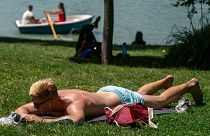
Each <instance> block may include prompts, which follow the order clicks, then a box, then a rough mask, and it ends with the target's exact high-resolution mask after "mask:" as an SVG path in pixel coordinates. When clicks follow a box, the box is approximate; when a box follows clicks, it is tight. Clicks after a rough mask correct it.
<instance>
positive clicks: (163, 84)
mask: <svg viewBox="0 0 210 136" xmlns="http://www.w3.org/2000/svg"><path fill="white" fill-rule="evenodd" d="M173 81H174V77H173V76H172V75H168V76H166V77H165V78H163V79H161V80H158V81H155V82H152V83H149V84H146V85H144V86H142V87H140V88H139V89H138V93H140V94H142V95H151V94H154V93H155V92H157V91H158V90H159V89H168V88H169V87H171V86H172V84H173Z"/></svg>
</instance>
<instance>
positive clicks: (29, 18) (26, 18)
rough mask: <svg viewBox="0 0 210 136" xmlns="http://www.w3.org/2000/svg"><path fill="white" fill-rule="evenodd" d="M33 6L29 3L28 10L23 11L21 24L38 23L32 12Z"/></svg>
mask: <svg viewBox="0 0 210 136" xmlns="http://www.w3.org/2000/svg"><path fill="white" fill-rule="evenodd" d="M32 11H33V6H32V5H29V6H28V10H26V11H25V12H24V13H23V16H22V24H40V23H41V22H40V21H39V19H36V18H35V17H34V14H33V12H32Z"/></svg>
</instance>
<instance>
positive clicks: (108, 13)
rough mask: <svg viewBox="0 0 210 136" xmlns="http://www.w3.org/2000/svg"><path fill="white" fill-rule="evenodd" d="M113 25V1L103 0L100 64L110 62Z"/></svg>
mask: <svg viewBox="0 0 210 136" xmlns="http://www.w3.org/2000/svg"><path fill="white" fill-rule="evenodd" d="M113 25H114V2H113V0H104V28H103V38H102V47H101V50H102V52H101V61H102V64H105V65H108V64H110V63H111V62H112V41H113Z"/></svg>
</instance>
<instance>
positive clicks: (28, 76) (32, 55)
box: [0, 41, 210, 136]
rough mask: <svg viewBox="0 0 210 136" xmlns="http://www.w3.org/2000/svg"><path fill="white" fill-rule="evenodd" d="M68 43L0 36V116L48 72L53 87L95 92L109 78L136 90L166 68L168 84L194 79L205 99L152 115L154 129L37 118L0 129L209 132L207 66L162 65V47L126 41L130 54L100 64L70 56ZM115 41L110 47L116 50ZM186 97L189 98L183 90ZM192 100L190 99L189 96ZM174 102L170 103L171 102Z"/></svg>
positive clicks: (21, 101) (25, 97) (38, 132)
mask: <svg viewBox="0 0 210 136" xmlns="http://www.w3.org/2000/svg"><path fill="white" fill-rule="evenodd" d="M74 50H75V49H74V44H73V43H62V42H41V41H40V42H39V41H31V42H23V41H22V42H20V41H14V42H9V41H4V42H0V71H1V72H0V116H6V115H8V114H9V113H10V112H11V111H14V110H15V109H16V108H17V107H18V106H20V105H22V104H24V103H27V102H30V101H31V98H30V97H29V96H28V90H29V87H30V85H31V84H32V83H33V82H35V81H36V80H39V79H41V78H46V77H51V78H53V79H54V80H55V82H56V84H57V86H58V88H60V89H61V88H80V89H86V90H88V91H92V92H95V91H97V89H98V88H100V87H102V86H104V85H108V84H112V85H118V86H123V87H126V88H129V89H133V90H136V89H137V88H138V87H139V86H142V85H143V84H145V83H148V82H151V81H155V80H158V79H160V78H163V77H165V76H166V75H168V74H173V75H174V76H175V81H174V85H178V84H180V83H183V82H186V81H187V80H190V79H191V78H192V77H197V78H198V79H199V81H200V85H201V89H202V91H203V93H204V101H205V105H204V106H202V107H195V106H194V105H193V106H192V107H190V108H189V110H188V112H187V113H184V114H165V115H160V116H155V117H154V119H153V120H154V121H155V122H157V123H158V126H159V128H158V129H152V128H149V127H147V126H145V127H142V128H134V129H128V128H123V127H117V126H110V125H107V124H106V123H105V122H96V123H92V124H75V125H59V124H42V123H31V124H26V125H20V126H0V135H20V136H26V135H27V136H28V135H33V136H35V135H37V136H42V135H43V136H45V135H62V136H65V135H66V136H67V135H68V136H69V135H74V136H75V135H78V136H82V135H85V136H86V135H87V136H92V135H100V136H106V135H113V136H115V135H122V136H124V135H126V136H133V135H155V136H156V135H169V136H174V135H177V136H180V135H190V136H191V135H199V136H204V135H206V136H207V135H209V134H210V125H209V124H210V101H209V100H210V87H209V84H210V72H209V71H200V70H196V69H194V70H193V69H187V68H178V67H176V68H175V67H167V66H166V65H163V64H162V63H161V60H162V58H163V56H164V51H163V50H164V48H163V47H161V48H160V47H143V48H140V47H138V46H136V47H130V48H129V51H128V53H129V55H130V56H131V57H130V58H127V59H119V58H114V62H113V64H112V65H109V66H105V65H101V64H100V63H98V62H99V60H97V61H95V60H90V59H73V58H72V57H73V55H74ZM119 52H120V51H119V49H118V48H117V47H115V50H114V51H113V54H114V55H116V54H118V53H119ZM186 97H188V98H189V99H190V100H191V101H192V98H191V96H189V95H186ZM192 102H193V101H192ZM175 105H176V103H174V104H172V106H175Z"/></svg>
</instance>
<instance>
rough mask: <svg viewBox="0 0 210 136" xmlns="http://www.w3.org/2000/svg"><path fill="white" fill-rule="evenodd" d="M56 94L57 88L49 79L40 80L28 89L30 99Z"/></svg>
mask: <svg viewBox="0 0 210 136" xmlns="http://www.w3.org/2000/svg"><path fill="white" fill-rule="evenodd" d="M55 92H57V87H56V85H55V84H54V82H53V80H52V79H51V78H46V79H41V80H38V81H36V82H35V83H33V84H32V85H31V87H30V91H29V95H30V96H32V97H44V96H48V95H50V94H53V93H55Z"/></svg>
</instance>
